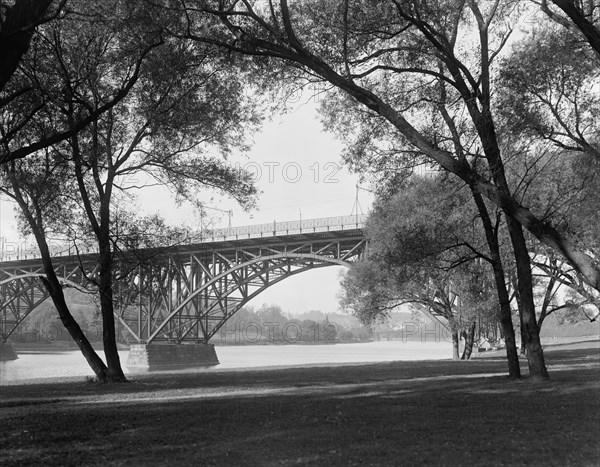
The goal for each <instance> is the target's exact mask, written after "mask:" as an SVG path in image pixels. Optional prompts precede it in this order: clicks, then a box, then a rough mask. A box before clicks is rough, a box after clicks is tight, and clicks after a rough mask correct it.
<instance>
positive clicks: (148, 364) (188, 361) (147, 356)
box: [126, 344, 219, 370]
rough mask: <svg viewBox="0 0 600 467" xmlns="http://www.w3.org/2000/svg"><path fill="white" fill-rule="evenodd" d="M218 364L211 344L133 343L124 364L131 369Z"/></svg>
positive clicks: (164, 368) (158, 368) (166, 368)
mask: <svg viewBox="0 0 600 467" xmlns="http://www.w3.org/2000/svg"><path fill="white" fill-rule="evenodd" d="M218 364H219V359H218V358H217V353H216V352H215V346H214V345H213V344H133V345H131V347H130V349H129V357H128V358H127V364H126V366H127V368H129V369H131V370H160V369H162V370H168V369H176V368H185V367H199V366H210V365H218Z"/></svg>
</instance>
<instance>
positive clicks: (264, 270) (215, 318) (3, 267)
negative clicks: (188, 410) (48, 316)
mask: <svg viewBox="0 0 600 467" xmlns="http://www.w3.org/2000/svg"><path fill="white" fill-rule="evenodd" d="M350 219H351V220H352V223H351V225H350V226H349V225H348V224H346V225H345V226H341V227H338V228H337V229H335V228H334V229H332V228H331V226H314V227H313V228H312V229H306V228H304V229H302V228H300V229H295V230H286V231H285V232H276V231H271V232H270V235H269V234H265V233H264V232H260V233H257V232H258V231H257V230H256V229H255V230H254V231H253V232H252V231H249V232H248V233H244V235H243V236H242V238H240V235H235V236H231V235H229V236H226V235H223V237H222V239H219V237H217V238H212V239H211V241H209V242H203V243H198V244H192V245H186V246H177V247H173V248H169V249H163V250H148V251H144V252H142V253H143V254H139V252H138V254H136V255H135V256H133V255H132V256H130V257H127V256H125V257H123V258H121V259H120V260H119V261H118V262H117V263H116V267H115V274H116V275H119V276H124V278H123V279H121V280H119V281H117V282H116V286H115V290H114V299H115V310H116V311H115V314H116V318H117V319H118V321H119V322H120V323H121V325H122V326H123V327H124V328H125V329H126V330H127V331H128V332H129V333H130V334H131V336H132V337H133V338H134V339H135V340H136V341H137V342H138V343H151V342H158V341H169V342H176V343H181V342H183V341H194V342H204V343H206V342H208V341H209V340H210V339H211V338H212V337H213V336H214V335H215V334H216V333H217V332H218V331H219V329H220V328H221V327H222V326H223V325H224V324H225V322H226V321H227V320H228V319H229V318H230V317H231V316H233V315H234V314H235V313H236V312H237V311H238V310H239V309H240V308H241V307H242V306H244V305H245V304H246V303H247V302H248V301H250V300H252V299H253V298H254V297H256V296H257V295H259V294H260V293H261V292H263V291H264V290H266V289H267V288H268V287H270V286H272V285H274V284H277V283H279V282H281V281H283V280H284V279H286V278H288V277H291V276H293V275H296V274H299V273H301V272H304V271H308V270H311V269H317V268H322V267H327V266H333V265H338V266H349V265H351V264H352V263H353V262H354V261H357V260H360V259H361V258H362V257H363V256H364V255H365V254H366V253H367V247H368V242H367V239H366V238H365V236H364V233H363V231H362V225H359V224H358V222H356V223H354V217H352V218H350ZM361 220H362V219H361ZM273 227H274V226H273V224H270V225H269V228H270V229H272V228H273ZM292 227H296V226H292ZM300 227H302V225H301V226H300ZM55 264H56V265H57V266H56V271H57V275H58V276H59V278H60V280H61V281H62V282H63V284H64V285H65V287H68V286H72V287H77V288H79V289H81V290H84V289H85V290H90V291H92V292H93V291H94V285H93V280H94V279H95V277H96V275H97V273H96V268H97V255H95V254H87V255H82V256H65V257H61V258H56V259H55ZM43 276H44V274H43V269H42V266H41V264H40V261H39V259H37V260H36V259H26V260H20V261H9V262H4V263H0V339H2V341H5V340H6V339H7V338H8V337H9V336H10V334H11V333H12V332H13V331H14V330H15V329H16V328H17V326H18V325H19V324H20V323H21V322H22V321H23V320H24V319H25V318H26V317H27V316H28V315H29V314H30V313H31V312H32V311H33V310H34V309H35V308H36V307H37V306H38V305H39V304H40V303H42V302H43V301H44V300H45V299H47V298H48V293H47V291H46V289H45V287H44V286H43V283H42V279H41V278H42V277H43ZM306 293H311V291H306Z"/></svg>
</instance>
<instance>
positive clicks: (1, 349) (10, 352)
mask: <svg viewBox="0 0 600 467" xmlns="http://www.w3.org/2000/svg"><path fill="white" fill-rule="evenodd" d="M18 358H19V356H18V355H17V352H15V349H13V346H12V344H11V343H10V342H0V362H7V361H9V360H16V359H18Z"/></svg>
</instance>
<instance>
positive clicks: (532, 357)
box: [469, 104, 548, 378]
mask: <svg viewBox="0 0 600 467" xmlns="http://www.w3.org/2000/svg"><path fill="white" fill-rule="evenodd" d="M483 107H484V108H483V110H481V111H479V110H478V109H476V108H474V107H469V111H470V112H471V115H472V118H473V122H474V123H475V127H476V128H477V132H478V134H479V138H480V139H481V142H482V143H483V150H484V153H485V157H486V160H487V161H488V165H489V168H490V171H491V176H492V179H493V181H494V184H495V185H496V187H497V188H498V192H499V193H500V194H501V195H502V196H504V197H506V198H511V194H510V189H509V185H508V181H507V179H506V174H505V170H504V162H503V161H502V156H501V153H500V148H499V146H498V139H497V136H496V129H495V127H494V122H493V119H492V115H491V112H490V109H489V106H488V105H487V104H486V105H484V106H483ZM502 210H503V211H504V213H505V214H506V216H507V217H506V224H507V226H508V233H509V236H510V240H511V244H512V248H513V253H514V257H515V264H516V269H517V284H518V290H519V295H520V297H521V304H522V324H523V327H522V329H521V333H523V332H525V333H526V339H527V361H528V363H529V374H530V376H532V377H533V378H548V371H547V370H546V363H545V361H544V353H543V351H542V346H541V345H540V336H539V331H538V327H537V321H536V316H535V304H534V301H533V277H532V274H531V260H530V259H529V250H528V249H527V242H526V241H525V235H524V234H523V226H522V225H521V224H520V223H519V222H518V221H517V220H516V218H515V217H513V215H512V213H511V212H510V209H505V208H504V207H502Z"/></svg>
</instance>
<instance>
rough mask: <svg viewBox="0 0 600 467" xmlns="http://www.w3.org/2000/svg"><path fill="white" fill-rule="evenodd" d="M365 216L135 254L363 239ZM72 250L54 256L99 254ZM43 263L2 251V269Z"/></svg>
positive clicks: (231, 232)
mask: <svg viewBox="0 0 600 467" xmlns="http://www.w3.org/2000/svg"><path fill="white" fill-rule="evenodd" d="M365 219H366V216H365V215H360V216H345V217H325V218H321V219H307V220H304V221H292V222H279V223H276V222H273V223H269V224H258V225H251V226H242V227H229V228H225V229H215V230H210V231H205V232H203V233H201V234H200V235H199V237H201V238H202V240H200V241H194V240H195V239H190V241H189V243H186V244H184V245H182V244H179V245H171V246H168V247H164V248H160V247H159V248H142V249H139V250H137V251H136V253H135V254H136V255H142V256H144V257H150V256H155V255H160V254H168V255H170V256H173V255H174V256H182V255H189V254H191V253H194V254H203V253H205V254H208V253H209V252H212V251H215V250H218V251H226V250H235V249H239V248H253V247H254V248H256V247H268V246H269V245H282V244H288V245H291V244H298V243H306V242H309V241H315V242H319V241H320V242H322V241H326V240H327V239H331V240H333V239H336V240H340V239H344V238H348V239H351V238H354V239H355V238H357V237H362V236H364V233H363V230H362V228H363V226H364V222H365ZM72 251H73V248H72V247H69V246H66V245H64V244H61V245H54V246H51V253H52V256H53V257H55V258H56V257H60V262H62V263H71V262H80V261H84V262H85V261H86V260H90V261H91V260H94V259H96V258H97V256H96V255H97V251H89V250H86V251H85V253H82V254H78V255H77V254H72ZM39 263H40V254H39V251H38V250H37V249H32V248H29V249H24V248H22V247H19V245H13V248H12V249H6V248H5V247H3V248H2V249H0V269H1V268H4V267H7V268H13V267H16V266H19V265H22V266H32V265H35V264H39Z"/></svg>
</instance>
